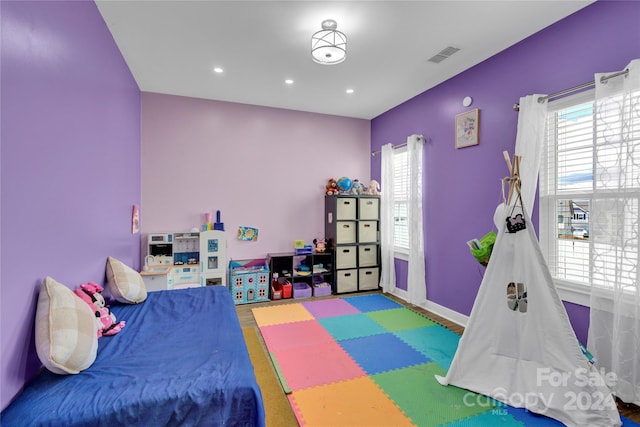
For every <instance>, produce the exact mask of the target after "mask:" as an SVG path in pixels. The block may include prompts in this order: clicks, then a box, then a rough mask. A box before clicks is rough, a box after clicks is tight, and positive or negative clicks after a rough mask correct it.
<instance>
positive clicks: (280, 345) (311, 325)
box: [260, 320, 334, 352]
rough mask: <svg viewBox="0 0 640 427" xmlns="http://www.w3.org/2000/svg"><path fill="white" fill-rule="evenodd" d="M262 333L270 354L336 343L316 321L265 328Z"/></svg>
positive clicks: (261, 329) (262, 328)
mask: <svg viewBox="0 0 640 427" xmlns="http://www.w3.org/2000/svg"><path fill="white" fill-rule="evenodd" d="M260 333H261V334H262V338H263V339H264V343H265V344H266V346H267V349H268V350H269V352H273V351H274V350H280V351H288V350H292V349H296V348H300V347H305V346H308V345H316V344H322V343H329V342H333V341H334V339H333V338H332V337H331V335H330V334H329V332H327V330H326V329H324V328H323V327H322V326H321V325H320V324H319V323H318V322H317V321H315V320H307V321H304V322H296V323H281V324H279V325H269V326H263V327H261V328H260Z"/></svg>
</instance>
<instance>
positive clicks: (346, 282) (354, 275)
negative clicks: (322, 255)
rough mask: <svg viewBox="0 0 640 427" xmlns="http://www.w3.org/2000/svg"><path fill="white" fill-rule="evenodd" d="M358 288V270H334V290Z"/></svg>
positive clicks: (343, 290) (350, 290) (354, 289)
mask: <svg viewBox="0 0 640 427" xmlns="http://www.w3.org/2000/svg"><path fill="white" fill-rule="evenodd" d="M357 290H358V270H357V269H352V270H337V271H336V292H337V293H342V292H355V291H357Z"/></svg>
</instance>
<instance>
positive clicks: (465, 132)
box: [456, 108, 480, 148]
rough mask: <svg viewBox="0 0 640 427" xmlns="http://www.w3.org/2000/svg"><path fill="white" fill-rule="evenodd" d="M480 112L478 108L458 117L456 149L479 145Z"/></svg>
mask: <svg viewBox="0 0 640 427" xmlns="http://www.w3.org/2000/svg"><path fill="white" fill-rule="evenodd" d="M479 126H480V110H478V109H477V108H476V109H475V110H471V111H465V112H464V113H460V114H457V115H456V148H464V147H471V146H472V145H478V143H479V142H480V141H479V140H478V132H479Z"/></svg>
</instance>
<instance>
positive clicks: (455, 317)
mask: <svg viewBox="0 0 640 427" xmlns="http://www.w3.org/2000/svg"><path fill="white" fill-rule="evenodd" d="M391 294H392V295H394V296H396V297H398V298H400V299H401V300H404V301H409V295H408V294H407V291H405V290H403V289H399V288H395V289H394V290H393V292H392V293H391ZM418 306H419V307H420V308H422V309H424V310H427V311H430V312H432V313H435V314H437V315H438V316H441V317H444V318H445V319H447V320H449V321H451V322H453V323H457V324H458V325H460V326H463V327H465V328H466V327H467V323H468V322H469V316H465V315H464V314H460V313H458V312H457V311H455V310H451V309H450V308H447V307H445V306H443V305H440V304H438V303H435V302H433V301H425V302H423V303H422V304H418Z"/></svg>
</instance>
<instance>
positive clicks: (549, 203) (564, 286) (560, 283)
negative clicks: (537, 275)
mask: <svg viewBox="0 0 640 427" xmlns="http://www.w3.org/2000/svg"><path fill="white" fill-rule="evenodd" d="M586 102H595V90H594V89H591V90H588V91H585V92H581V93H578V94H575V95H572V96H568V97H566V98H562V99H559V100H556V101H551V102H549V104H548V108H547V117H549V115H551V114H554V113H556V112H557V111H559V110H563V109H566V108H570V107H572V106H577V105H579V104H582V103H586ZM547 120H548V118H547ZM551 132H552V129H549V127H548V128H547V136H548V135H550V134H551ZM547 153H548V146H547V141H545V147H544V150H543V154H542V161H541V167H540V185H541V187H542V186H543V185H544V177H543V176H542V175H543V173H544V171H545V170H547V169H551V172H550V173H549V174H553V173H554V171H555V164H553V165H551V166H549V165H548V164H546V163H545V162H547V161H548V157H547ZM554 185H555V184H554ZM543 193H544V191H543V190H542V188H541V191H540V193H539V196H538V200H539V203H540V204H539V206H540V211H539V223H540V225H539V228H540V248H541V250H542V253H543V255H544V257H545V260H546V261H547V264H548V265H550V266H551V263H550V260H551V259H552V258H553V257H555V256H556V250H557V249H556V248H557V247H556V241H557V239H558V237H557V235H558V229H557V228H556V224H557V222H558V216H557V211H556V206H557V201H558V200H559V199H563V200H564V199H568V198H571V195H569V194H562V195H555V196H553V195H552V196H548V197H545V196H544V195H543ZM574 196H576V197H583V198H590V193H584V194H575V195H574ZM587 261H588V260H587ZM551 274H552V277H553V281H554V284H555V286H556V289H557V290H558V294H559V295H560V298H561V299H562V300H564V301H568V302H572V303H575V304H579V305H583V306H587V307H588V306H589V305H590V293H591V286H590V285H589V284H585V283H580V282H576V281H571V280H566V279H563V278H559V277H555V276H554V275H553V271H552V272H551Z"/></svg>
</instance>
